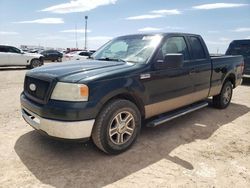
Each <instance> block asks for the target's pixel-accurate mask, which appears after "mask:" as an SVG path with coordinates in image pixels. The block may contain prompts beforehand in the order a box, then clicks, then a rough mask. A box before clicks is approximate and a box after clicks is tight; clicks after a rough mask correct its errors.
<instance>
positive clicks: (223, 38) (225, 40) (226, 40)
mask: <svg viewBox="0 0 250 188" xmlns="http://www.w3.org/2000/svg"><path fill="white" fill-rule="evenodd" d="M219 40H220V41H223V42H228V41H230V39H229V38H225V37H221V38H219Z"/></svg>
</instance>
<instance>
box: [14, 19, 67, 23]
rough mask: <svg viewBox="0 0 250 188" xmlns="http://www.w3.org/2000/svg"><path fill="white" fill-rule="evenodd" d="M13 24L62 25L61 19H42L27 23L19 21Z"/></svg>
mask: <svg viewBox="0 0 250 188" xmlns="http://www.w3.org/2000/svg"><path fill="white" fill-rule="evenodd" d="M15 23H36V24H62V23H64V21H63V19H62V18H42V19H36V20H29V21H20V22H15Z"/></svg>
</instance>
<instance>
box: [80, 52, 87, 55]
mask: <svg viewBox="0 0 250 188" xmlns="http://www.w3.org/2000/svg"><path fill="white" fill-rule="evenodd" d="M79 55H80V56H89V53H88V52H81V53H79Z"/></svg>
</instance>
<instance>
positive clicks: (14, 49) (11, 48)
mask: <svg viewBox="0 0 250 188" xmlns="http://www.w3.org/2000/svg"><path fill="white" fill-rule="evenodd" d="M9 52H10V53H17V54H20V53H21V51H20V50H19V49H17V48H14V47H9Z"/></svg>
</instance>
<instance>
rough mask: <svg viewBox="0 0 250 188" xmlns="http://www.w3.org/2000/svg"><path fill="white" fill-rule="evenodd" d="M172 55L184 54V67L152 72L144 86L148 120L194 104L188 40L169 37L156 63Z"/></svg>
mask: <svg viewBox="0 0 250 188" xmlns="http://www.w3.org/2000/svg"><path fill="white" fill-rule="evenodd" d="M170 53H182V54H183V56H184V65H183V67H177V68H168V69H159V68H158V69H157V68H155V69H154V70H153V71H152V72H150V76H151V77H150V79H145V81H144V86H145V90H146V91H145V92H146V93H147V98H148V99H147V104H146V106H145V115H146V118H149V117H152V116H155V115H159V114H162V113H164V112H168V111H170V110H174V109H177V108H179V107H182V106H185V105H187V104H190V103H192V102H193V98H192V94H193V92H194V85H193V82H192V80H191V78H190V75H189V69H188V68H186V67H184V66H186V65H187V66H188V64H189V62H190V54H189V50H188V46H187V43H186V40H185V38H184V37H182V36H171V37H168V38H167V39H166V40H165V41H164V42H163V44H162V47H161V48H160V49H159V52H158V54H157V58H156V59H155V60H154V61H155V62H154V63H157V62H159V61H163V60H164V56H165V55H166V54H170Z"/></svg>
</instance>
